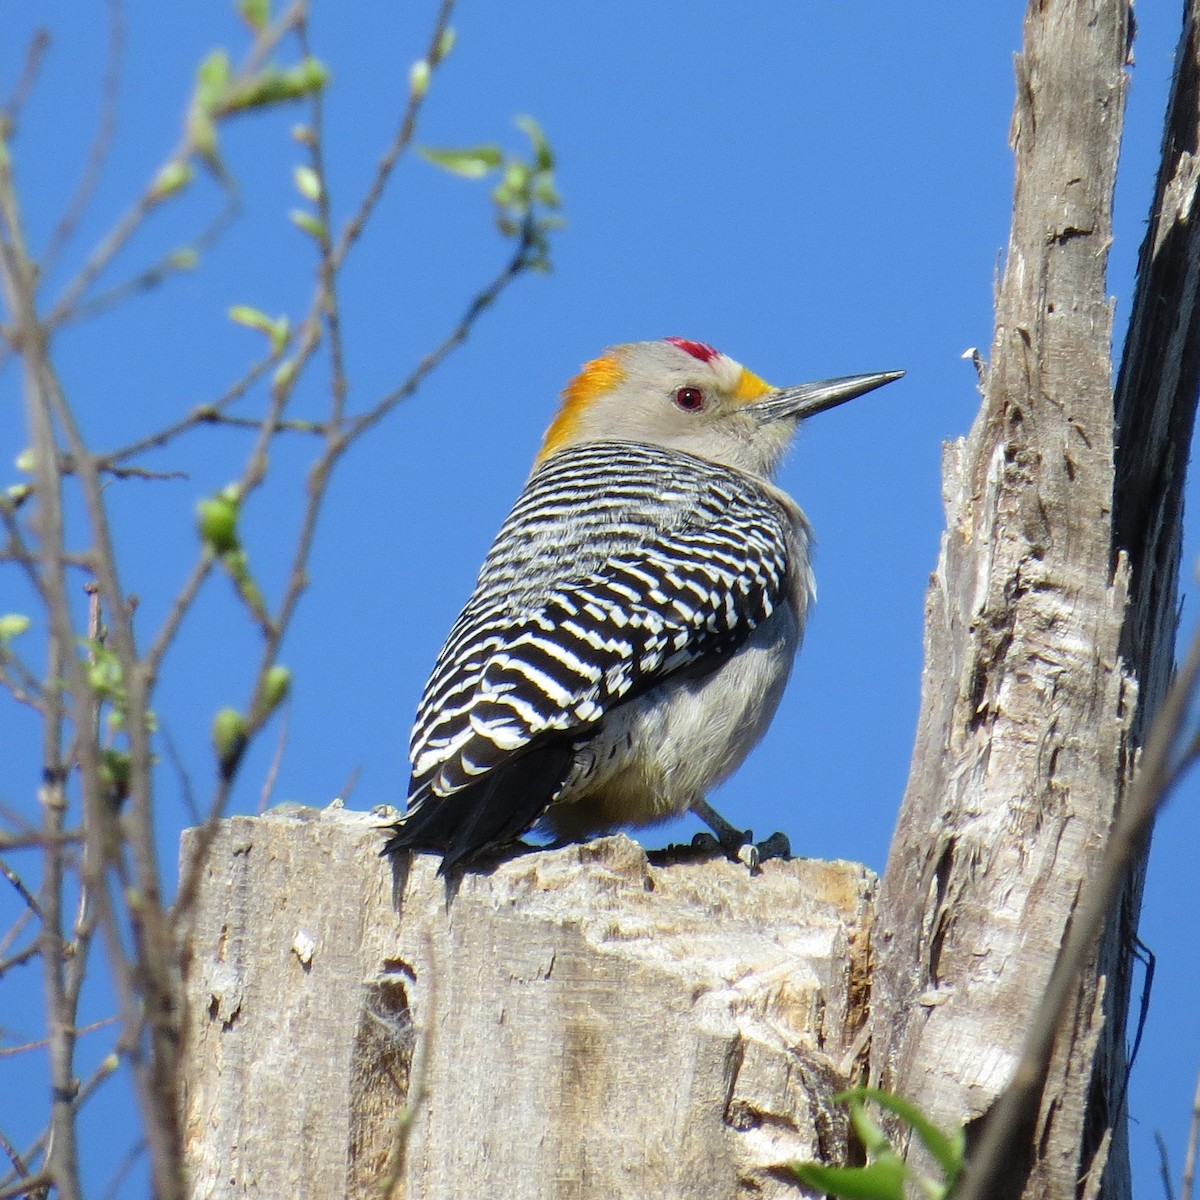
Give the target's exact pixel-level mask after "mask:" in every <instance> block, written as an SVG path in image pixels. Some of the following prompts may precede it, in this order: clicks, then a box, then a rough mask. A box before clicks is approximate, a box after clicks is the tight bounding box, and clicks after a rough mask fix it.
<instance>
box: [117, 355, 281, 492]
mask: <svg viewBox="0 0 1200 1200" xmlns="http://www.w3.org/2000/svg"><path fill="white" fill-rule="evenodd" d="M276 361H278V360H277V358H276V356H275V355H274V354H269V355H268V356H267V357H266V358H262V359H259V361H258V362H256V363H255V364H254V365H253V366H252V367H251V368H250V370H249V371H247V372H246V373H245V375H243V376H242V377H241V378H240V379H238V380H237V381H236V382H235V383H233V384H232V385H231V386H230V387H228V388H226V389H225V391H224V392H222V393H221V395H220V396H218V397H217V399H216V400H214V401H212V403H210V404H200V405H197V406H196V407H195V408H193V409H192V410H191V412H189V413H188V415H187V416H186V417H183V418H182V419H180V420H178V421H175V422H173V423H172V424H170V425H167V426H165V427H164V428H163V429H159V430H157V431H156V432H155V433H151V434H148V435H147V436H146V437H143V438H139V439H138V440H137V441H136V442H130V443H129V444H128V445H126V446H121V447H119V448H118V449H116V450H110V451H109V452H108V453H107V454H102V455H100V457H99V459H98V462H99V464H100V467H101V469H102V470H105V471H112V469H113V467H114V466H115V465H116V464H117V463H121V462H124V461H125V460H126V459H128V458H136V457H138V456H139V455H142V454H145V453H146V451H147V450H158V449H161V448H162V447H163V446H165V445H167V444H168V443H169V442H172V441H174V440H175V439H176V438H177V437H179V435H180V434H183V433H186V432H187V431H188V430H189V429H195V428H196V427H197V426H199V425H213V424H216V423H218V422H219V421H221V420H226V421H228V420H230V418H228V417H223V416H222V414H223V413H224V411H225V409H227V408H228V407H229V406H230V405H232V404H236V403H237V401H239V400H240V399H241V398H242V397H243V396H244V395H245V394H246V393H247V392H248V391H249V390H250V389H251V388H252V387H253V386H254V385H255V384H256V383H257V382H258V381H259V380H260V379H261V378H262V377H263V375H265V374H266V372H267V371H269V370H270V369H271V366H272V365H273V364H274V363H275V362H276Z"/></svg>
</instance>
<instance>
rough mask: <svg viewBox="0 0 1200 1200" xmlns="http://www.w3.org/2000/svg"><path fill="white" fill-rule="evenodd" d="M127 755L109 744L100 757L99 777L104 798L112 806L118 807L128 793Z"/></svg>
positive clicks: (128, 770)
mask: <svg viewBox="0 0 1200 1200" xmlns="http://www.w3.org/2000/svg"><path fill="white" fill-rule="evenodd" d="M130 769H131V768H130V759H129V755H128V754H127V753H126V752H125V751H124V750H114V749H113V748H112V747H111V746H110V747H109V748H108V749H106V750H105V751H104V753H103V754H102V755H101V757H100V778H101V779H102V780H103V781H104V788H105V792H106V797H105V798H106V799H107V800H108V802H109V804H111V805H112V806H113V808H119V807H120V806H121V803H122V802H123V801H124V800H125V798H126V797H127V796H128V795H129V773H130Z"/></svg>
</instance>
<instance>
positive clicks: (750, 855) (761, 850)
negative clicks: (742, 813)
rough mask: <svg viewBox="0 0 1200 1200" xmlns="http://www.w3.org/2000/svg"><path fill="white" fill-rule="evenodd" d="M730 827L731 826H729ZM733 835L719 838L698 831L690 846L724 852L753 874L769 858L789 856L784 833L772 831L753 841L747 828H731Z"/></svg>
mask: <svg viewBox="0 0 1200 1200" xmlns="http://www.w3.org/2000/svg"><path fill="white" fill-rule="evenodd" d="M731 829H732V827H731ZM732 833H733V835H734V836H733V837H729V838H719V837H717V836H716V835H715V834H711V833H698V834H696V836H695V837H694V838H692V848H693V849H695V850H699V851H701V852H704V853H709V854H717V853H720V854H724V855H725V857H726V858H728V859H731V860H732V861H733V862H740V863H742V864H743V866H745V867H747V868H748V869H749V870H750V872H751V873H752V874H753V873H755V872H757V871H760V870H762V864H763V863H764V862H766V861H767V859H769V858H784V859H787V858H791V857H792V846H791V843H790V842H789V841H788V839H787V834H785V833H773V834H771V836H770V837H769V838H764V839H763V841H761V842H755V841H754V834H753V833H752V832H751V831H750V830H749V829H747V830H745V831H744V832H743V831H742V830H738V829H732Z"/></svg>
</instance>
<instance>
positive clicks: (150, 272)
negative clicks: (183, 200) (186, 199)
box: [57, 195, 242, 327]
mask: <svg viewBox="0 0 1200 1200" xmlns="http://www.w3.org/2000/svg"><path fill="white" fill-rule="evenodd" d="M241 212H242V206H241V202H240V200H239V199H238V197H237V196H235V195H227V196H226V203H225V206H224V207H223V208H222V209H221V210H220V211H219V212H218V213H217V215H216V216H215V217H213V219H212V220H211V221H209V223H208V224H207V225H206V226H205V227H204V229H202V230H201V231H200V233H198V234H197V235H196V237H195V238H194V240H193V241H192V242H190V243H189V244H187V245H184V246H181V247H179V248H177V249H175V250H171V251H169V252H168V253H166V254H164V255H163V256H162V258H160V259H159V260H158V262H156V263H153V264H152V265H150V266H149V267H147V268H146V269H145V270H144V271H139V272H138V273H137V274H136V275H134V276H133V277H132V278H130V279H125V280H122V281H121V282H120V283H115V284H113V286H112V287H110V288H107V289H105V290H104V291H103V292H99V293H97V294H96V295H95V296H93V297H92V298H91V299H90V300H83V299H80V300H79V302H78V303H77V304H73V305H72V306H71V307H69V308H66V309H64V310H63V312H62V315H61V316H60V317H59V318H58V322H57V326H58V327H62V326H66V325H76V324H78V323H79V322H81V321H90V320H91V319H92V318H93V317H98V316H100V315H101V314H102V313H106V312H109V311H111V310H112V309H114V308H117V307H119V306H120V305H122V304H124V303H125V302H126V301H127V300H130V299H132V298H133V297H134V296H140V295H141V294H142V293H143V292H149V291H152V290H153V289H154V288H156V287H160V286H161V285H162V284H164V283H166V282H167V280H169V279H173V278H174V277H175V276H176V275H182V274H185V273H186V272H188V271H191V270H192V269H193V266H194V263H195V260H196V259H197V258H199V257H201V256H202V255H204V254H205V253H207V252H208V251H209V250H211V249H212V248H213V247H214V246H216V244H217V243H218V242H219V241H220V240H221V238H222V237H224V236H225V233H226V231H227V230H228V229H229V227H230V226H231V225H232V224H233V223H234V221H236V220H237V219H238V217H239V216H241Z"/></svg>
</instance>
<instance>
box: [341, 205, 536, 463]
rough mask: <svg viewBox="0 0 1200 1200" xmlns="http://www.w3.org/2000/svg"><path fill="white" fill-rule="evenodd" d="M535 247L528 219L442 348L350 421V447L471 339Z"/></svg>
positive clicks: (443, 342)
mask: <svg viewBox="0 0 1200 1200" xmlns="http://www.w3.org/2000/svg"><path fill="white" fill-rule="evenodd" d="M534 246H535V240H534V234H533V223H532V220H527V221H526V222H525V224H524V226H523V227H522V231H521V236H520V238H519V239H518V242H517V248H516V250H515V251H514V252H513V255H512V257H511V258H510V259H509V260H508V262H507V263H506V264H505V266H504V268H503V269H502V270H501V271H500V273H499V274H498V275H497V276H496V277H495V279H493V280H492V282H491V283H490V284H488V286H487V287H485V288H484V289H483V291H481V292H479V293H478V294H477V295H476V296H475V298H474V299H473V300H472V301H471V303H470V304H469V305H468V306H467V309H466V312H464V313H463V315H462V317H461V319H460V320H459V322H458V324H457V325H456V326H455V328H454V329H453V331H452V332H451V333H450V334H449V335H448V336H447V337H446V338H445V339H444V340H443V341H442V342H441V344H440V345H439V346H437V347H436V348H435V349H434V350H432V351H431V352H430V353H429V354H427V355H426V356H425V357H424V358H423V359H421V361H420V362H419V363H418V364H417V366H416V369H415V370H414V371H413V372H412V374H411V375H409V377H408V378H407V379H406V380H405V381H404V382H403V383H402V384H401V385H400V386H399V387H397V388H395V389H393V390H392V391H390V392H388V393H387V394H386V395H385V396H383V397H382V398H381V399H380V400H379V401H378V402H377V403H376V404H375V405H374V406H373V407H372V408H370V409H368V410H367V411H366V412H365V413H362V414H361V415H359V416H358V417H355V418H353V419H352V420H351V421H350V423H349V425H348V427H347V429H346V445H347V446H349V445H350V444H351V443H353V442H356V441H357V440H358V439H359V438H360V437H362V435H363V434H364V433H366V432H367V431H368V430H369V429H372V428H373V427H374V426H375V425H377V424H378V423H379V422H380V421H382V420H383V418H384V417H386V416H387V415H388V413H390V412H391V411H392V409H394V408H395V407H396V406H397V405H399V404H401V403H402V402H403V401H405V400H407V399H408V398H409V397H410V396H412V394H413V393H414V392H415V391H416V390H417V389H418V388H419V387H420V386H421V384H422V383H424V382H425V380H426V378H427V377H428V376H429V375H430V373H431V372H432V371H433V370H434V369H435V368H437V367H438V366H439V365H440V364H441V363H442V362H443V361H444V360H445V358H446V357H447V355H449V354H450V352H451V351H453V350H456V349H457V348H458V347H459V346H461V345H462V344H463V343H464V342H465V341H466V340H467V338H468V337H470V335H471V330H472V329H473V328H474V326H475V323H476V321H478V320H479V318H480V317H481V316H482V315H483V313H484V312H485V311H486V310H487V309H488V308H490V307H491V306H492V305H493V304H494V303H495V302H496V300H497V299H498V298H499V296H500V294H501V292H503V291H504V289H505V288H507V287H508V285H509V284H510V283H512V282H513V280H515V279H516V278H517V276H518V275H520V274H521V273H522V272H523V271H524V270H525V269H526V268H527V267H528V266H529V255H530V251H531V250H533V249H534Z"/></svg>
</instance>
